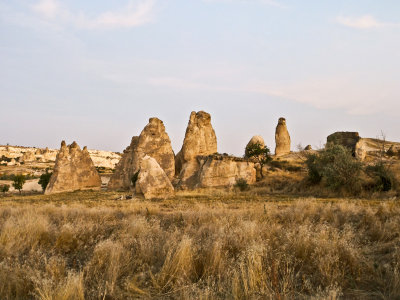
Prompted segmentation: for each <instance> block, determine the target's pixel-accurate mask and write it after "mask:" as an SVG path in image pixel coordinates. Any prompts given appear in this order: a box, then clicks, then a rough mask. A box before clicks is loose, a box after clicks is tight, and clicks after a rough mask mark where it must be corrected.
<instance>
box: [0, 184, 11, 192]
mask: <svg viewBox="0 0 400 300" xmlns="http://www.w3.org/2000/svg"><path fill="white" fill-rule="evenodd" d="M0 189H1V191H2V192H3V193H4V194H5V193H7V192H8V191H9V190H10V186H9V185H8V184H3V185H1V186H0Z"/></svg>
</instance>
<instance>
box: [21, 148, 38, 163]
mask: <svg viewBox="0 0 400 300" xmlns="http://www.w3.org/2000/svg"><path fill="white" fill-rule="evenodd" d="M19 161H20V162H24V163H27V162H33V161H36V156H35V153H34V152H31V151H27V152H25V153H24V155H22V157H21V158H20V159H19Z"/></svg>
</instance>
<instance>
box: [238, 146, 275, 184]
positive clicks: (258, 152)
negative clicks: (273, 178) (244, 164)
mask: <svg viewBox="0 0 400 300" xmlns="http://www.w3.org/2000/svg"><path fill="white" fill-rule="evenodd" d="M244 157H247V158H252V159H254V160H255V161H256V162H257V163H259V164H260V175H261V178H264V174H263V167H264V166H265V165H266V164H267V163H269V162H270V161H271V160H272V158H271V155H270V150H269V148H268V147H267V146H263V145H261V144H260V143H256V144H250V145H248V146H247V147H246V149H245V155H244Z"/></svg>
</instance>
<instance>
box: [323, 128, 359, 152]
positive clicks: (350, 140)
mask: <svg viewBox="0 0 400 300" xmlns="http://www.w3.org/2000/svg"><path fill="white" fill-rule="evenodd" d="M326 140H327V144H335V145H342V146H344V147H347V148H349V149H351V150H352V151H353V153H354V151H355V148H356V145H357V143H358V142H359V141H360V140H361V137H360V134H359V133H358V132H335V133H333V134H331V135H329V136H328V137H327V139H326Z"/></svg>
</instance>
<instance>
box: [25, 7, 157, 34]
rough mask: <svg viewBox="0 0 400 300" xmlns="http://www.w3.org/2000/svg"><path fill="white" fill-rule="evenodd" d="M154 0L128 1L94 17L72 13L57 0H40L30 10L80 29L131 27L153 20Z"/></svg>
mask: <svg viewBox="0 0 400 300" xmlns="http://www.w3.org/2000/svg"><path fill="white" fill-rule="evenodd" d="M154 1H155V0H142V1H133V0H131V1H129V2H128V5H126V6H125V7H123V8H120V9H119V10H115V11H106V12H103V13H101V14H99V15H98V16H95V17H88V16H87V15H86V14H85V13H82V12H80V13H74V12H72V11H71V10H69V9H68V8H67V7H64V6H62V5H61V3H60V2H59V1H57V0H40V1H39V2H37V3H36V4H34V5H33V6H32V10H33V11H34V12H35V13H36V14H38V15H39V16H41V17H43V18H45V19H51V20H55V21H58V22H63V23H67V24H72V25H74V26H75V27H77V28H82V29H113V28H132V27H137V26H141V25H144V24H146V23H149V22H151V21H153V20H154Z"/></svg>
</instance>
